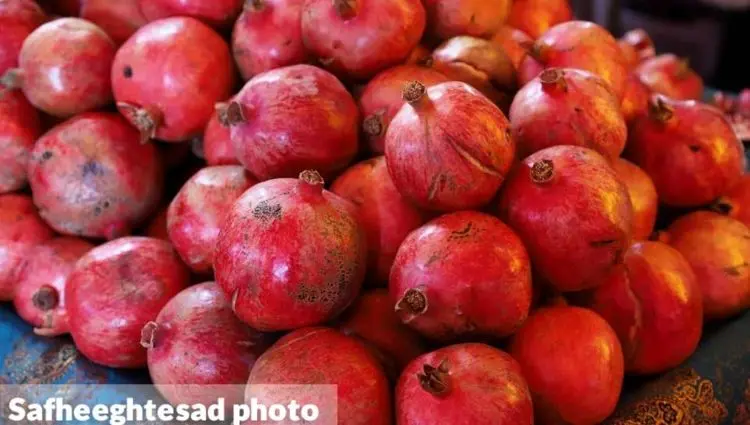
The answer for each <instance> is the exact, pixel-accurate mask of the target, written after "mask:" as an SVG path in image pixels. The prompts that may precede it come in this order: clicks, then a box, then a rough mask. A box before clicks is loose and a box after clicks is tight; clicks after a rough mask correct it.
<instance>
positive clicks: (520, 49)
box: [490, 25, 534, 69]
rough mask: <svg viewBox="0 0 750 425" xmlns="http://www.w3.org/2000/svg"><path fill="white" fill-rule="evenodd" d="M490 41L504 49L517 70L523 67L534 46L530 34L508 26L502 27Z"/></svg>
mask: <svg viewBox="0 0 750 425" xmlns="http://www.w3.org/2000/svg"><path fill="white" fill-rule="evenodd" d="M490 41H492V43H494V44H496V45H498V46H500V47H501V48H502V49H503V51H504V52H505V54H506V55H508V57H509V58H510V60H511V62H513V67H514V68H516V69H518V67H519V66H520V65H521V61H522V60H523V58H524V56H526V54H527V53H528V49H529V48H531V45H532V44H534V40H533V39H532V38H531V37H530V36H529V35H528V34H526V33H525V32H523V31H521V30H519V29H516V28H513V27H511V26H508V25H503V26H501V27H500V29H498V30H497V32H495V34H494V35H493V36H492V38H491V39H490Z"/></svg>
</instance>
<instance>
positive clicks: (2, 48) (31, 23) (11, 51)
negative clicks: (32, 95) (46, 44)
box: [0, 0, 46, 91]
mask: <svg viewBox="0 0 750 425" xmlns="http://www.w3.org/2000/svg"><path fill="white" fill-rule="evenodd" d="M45 18H46V17H45V16H44V11H43V10H42V9H41V8H40V7H39V6H38V5H37V4H36V2H34V0H5V1H3V2H0V28H2V29H3V31H2V32H0V75H4V74H5V73H6V72H7V71H8V70H10V69H12V68H16V67H17V66H18V54H19V53H20V52H21V46H22V45H23V41H24V40H25V39H26V37H28V36H29V34H31V32H32V31H34V30H35V29H36V28H37V27H38V26H39V25H42V23H44V21H45ZM0 84H2V82H0ZM0 91H2V87H0Z"/></svg>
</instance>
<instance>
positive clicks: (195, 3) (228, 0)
mask: <svg viewBox="0 0 750 425" xmlns="http://www.w3.org/2000/svg"><path fill="white" fill-rule="evenodd" d="M243 3H244V0H212V1H205V0H138V5H139V6H140V9H141V13H142V14H143V16H144V17H145V18H146V19H147V20H148V21H156V20H160V19H165V18H171V17H174V16H189V17H191V18H195V19H198V20H200V21H202V22H203V23H205V24H207V25H210V26H212V27H215V28H217V29H223V28H230V27H231V26H232V24H233V23H234V21H235V19H237V16H238V15H239V14H240V12H241V11H242V5H243Z"/></svg>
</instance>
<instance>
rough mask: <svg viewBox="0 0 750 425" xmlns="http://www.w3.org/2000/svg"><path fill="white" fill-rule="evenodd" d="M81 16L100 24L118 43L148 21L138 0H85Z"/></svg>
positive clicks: (122, 41)
mask: <svg viewBox="0 0 750 425" xmlns="http://www.w3.org/2000/svg"><path fill="white" fill-rule="evenodd" d="M81 18H83V19H86V20H88V21H91V22H93V23H95V24H96V25H98V26H99V27H100V28H101V29H103V30H104V31H106V32H107V34H109V36H110V37H112V40H114V42H115V43H117V44H118V45H120V44H122V43H124V42H125V40H127V39H128V38H130V36H131V35H133V34H135V32H136V31H138V28H140V27H142V26H144V25H146V23H147V22H148V21H147V20H146V18H144V17H143V14H142V13H141V9H140V7H139V6H138V0H117V1H112V0H85V1H84V2H83V4H82V5H81Z"/></svg>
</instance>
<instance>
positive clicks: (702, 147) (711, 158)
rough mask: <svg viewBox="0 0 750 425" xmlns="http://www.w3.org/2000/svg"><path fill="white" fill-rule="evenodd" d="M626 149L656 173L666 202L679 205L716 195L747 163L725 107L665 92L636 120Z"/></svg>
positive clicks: (698, 202)
mask: <svg viewBox="0 0 750 425" xmlns="http://www.w3.org/2000/svg"><path fill="white" fill-rule="evenodd" d="M626 153H627V157H628V159H630V160H631V161H633V162H635V163H636V164H637V165H638V166H640V167H641V168H643V170H644V171H645V172H646V173H648V175H649V176H651V178H652V179H653V181H654V185H656V190H657V191H658V192H659V199H660V200H661V202H663V203H665V204H667V205H671V206H675V207H694V206H700V205H704V204H707V203H709V202H711V201H713V200H715V199H716V198H718V197H719V196H720V195H722V194H724V193H725V192H727V191H728V190H729V189H730V188H731V187H732V186H733V185H734V184H735V183H736V182H737V181H738V180H739V179H740V176H741V175H742V172H743V170H744V168H745V167H744V161H745V159H744V154H743V148H742V144H741V142H740V141H739V140H738V139H737V136H736V135H735V133H734V130H733V129H732V126H731V125H730V124H729V122H727V120H726V119H725V118H724V116H723V115H722V114H721V113H719V112H718V111H717V110H716V109H715V108H714V107H712V106H709V105H706V104H702V103H698V102H695V101H679V100H673V99H669V98H666V97H664V96H661V95H654V96H652V97H651V99H650V101H649V106H648V113H647V114H645V115H642V116H640V117H638V118H637V119H636V120H635V121H634V122H633V125H632V128H631V134H630V141H629V143H628V150H627V152H626Z"/></svg>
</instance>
